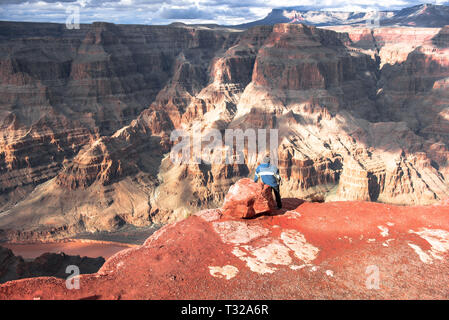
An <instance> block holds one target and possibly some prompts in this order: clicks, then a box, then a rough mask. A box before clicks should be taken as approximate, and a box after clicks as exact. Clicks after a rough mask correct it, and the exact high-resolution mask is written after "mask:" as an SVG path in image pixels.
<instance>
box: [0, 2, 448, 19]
mask: <svg viewBox="0 0 449 320" xmlns="http://www.w3.org/2000/svg"><path fill="white" fill-rule="evenodd" d="M428 2H432V3H435V4H443V3H446V4H448V1H446V0H427V1H426V0H424V1H420V0H377V1H376V2H375V3H373V1H372V0H294V1H292V0H184V1H177V0H0V20H9V21H38V22H44V21H45V22H59V23H65V21H66V18H67V12H66V10H67V8H68V7H70V6H74V5H75V6H79V7H80V20H81V23H91V22H93V21H109V22H114V23H125V24H126V23H132V24H169V23H172V22H174V21H181V22H186V23H217V24H224V25H233V24H239V23H246V22H250V21H254V20H257V19H261V18H263V17H265V16H266V15H267V14H268V13H269V12H270V11H271V9H272V8H279V7H302V8H309V9H317V10H320V9H329V8H331V9H333V10H342V11H348V10H351V8H352V9H354V8H355V9H359V10H363V9H380V10H387V9H400V8H403V7H408V6H413V5H416V4H421V3H428Z"/></svg>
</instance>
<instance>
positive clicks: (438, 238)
mask: <svg viewBox="0 0 449 320" xmlns="http://www.w3.org/2000/svg"><path fill="white" fill-rule="evenodd" d="M284 207H285V209H284V210H282V211H275V212H273V215H271V216H268V215H262V216H259V217H257V218H255V219H232V218H230V216H226V217H224V216H222V214H221V210H219V209H217V210H207V211H203V212H199V213H197V214H196V215H194V216H192V217H189V218H187V219H185V220H183V221H180V222H177V223H174V224H170V225H167V226H165V227H163V228H162V229H160V230H158V231H157V232H156V233H154V234H153V235H152V236H150V237H149V238H148V239H147V241H146V242H145V243H144V244H143V245H142V246H140V247H136V248H131V249H126V250H124V251H121V252H119V253H117V254H116V255H114V256H112V257H111V258H110V259H108V260H107V261H106V263H105V264H104V265H103V267H102V268H101V269H100V270H99V271H98V272H97V273H95V274H92V275H81V276H80V279H79V280H80V282H79V283H80V288H79V290H69V289H67V287H66V283H65V280H63V279H56V278H49V277H40V278H35V279H23V280H18V281H10V282H7V283H5V284H3V285H0V299H30V300H32V299H446V298H447V286H448V285H449V280H448V279H449V277H448V275H449V268H448V263H447V259H449V246H448V240H449V224H448V220H447V212H448V210H449V208H448V207H447V205H433V206H427V207H404V206H399V207H398V206H391V205H385V204H378V203H371V202H332V203H323V204H317V203H302V204H301V201H297V200H294V199H284Z"/></svg>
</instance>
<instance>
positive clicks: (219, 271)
mask: <svg viewBox="0 0 449 320" xmlns="http://www.w3.org/2000/svg"><path fill="white" fill-rule="evenodd" d="M209 272H210V274H211V275H212V276H213V277H216V278H225V279H226V280H229V279H232V278H234V277H235V276H236V275H237V273H238V272H239V269H237V268H236V267H234V266H230V265H227V266H224V267H212V266H210V267H209Z"/></svg>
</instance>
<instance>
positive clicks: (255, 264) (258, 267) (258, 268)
mask: <svg viewBox="0 0 449 320" xmlns="http://www.w3.org/2000/svg"><path fill="white" fill-rule="evenodd" d="M232 253H233V254H234V255H235V256H236V257H238V258H239V259H240V260H242V261H245V262H246V265H247V266H248V268H249V269H250V270H251V271H253V272H257V273H260V274H265V273H273V272H275V271H276V268H271V267H269V266H267V265H266V264H265V263H263V262H261V261H259V260H257V258H255V257H251V256H250V255H249V254H247V253H246V252H244V251H243V250H241V249H239V248H234V249H233V250H232Z"/></svg>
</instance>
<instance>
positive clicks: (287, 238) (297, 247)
mask: <svg viewBox="0 0 449 320" xmlns="http://www.w3.org/2000/svg"><path fill="white" fill-rule="evenodd" d="M281 239H282V241H283V242H284V244H285V245H286V246H287V247H289V248H290V249H291V250H293V252H294V253H295V256H296V257H298V259H300V260H302V261H304V262H305V263H310V262H311V261H313V260H315V259H316V257H317V256H318V253H319V251H320V250H319V249H318V248H317V247H315V246H313V245H311V244H310V243H307V241H306V238H305V237H304V235H303V234H301V233H300V232H298V231H296V230H286V231H284V232H282V234H281Z"/></svg>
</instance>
